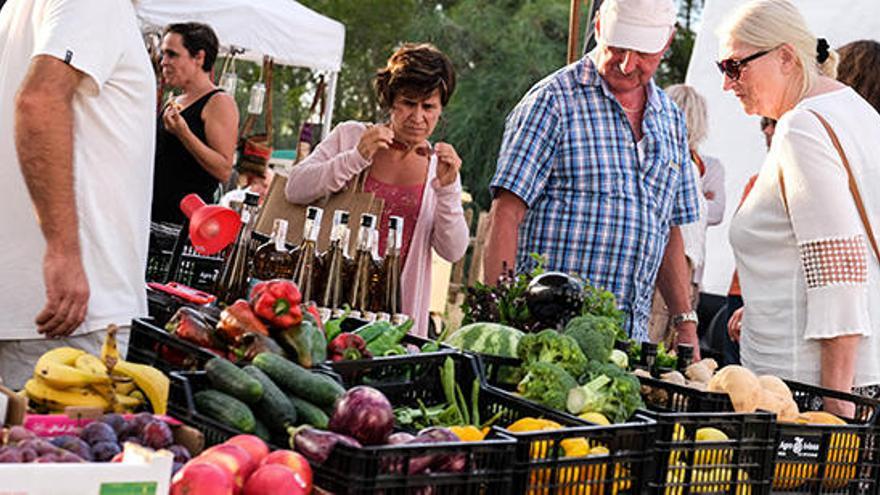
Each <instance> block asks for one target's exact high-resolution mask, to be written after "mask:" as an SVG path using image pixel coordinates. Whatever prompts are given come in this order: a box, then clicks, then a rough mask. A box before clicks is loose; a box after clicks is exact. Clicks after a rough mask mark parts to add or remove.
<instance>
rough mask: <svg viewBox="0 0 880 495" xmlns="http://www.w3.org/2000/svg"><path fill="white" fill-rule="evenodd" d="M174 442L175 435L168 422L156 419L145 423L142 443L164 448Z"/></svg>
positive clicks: (153, 447) (146, 445) (154, 447)
mask: <svg viewBox="0 0 880 495" xmlns="http://www.w3.org/2000/svg"><path fill="white" fill-rule="evenodd" d="M172 443H174V435H173V434H172V433H171V428H170V427H169V426H168V423H166V422H164V421H162V420H159V419H156V420H153V421H150V422H149V423H147V424H146V425H144V429H143V431H142V432H141V444H142V445H144V446H145V447H150V448H152V449H157V450H158V449H164V448H165V447H168V446H170V445H171V444H172Z"/></svg>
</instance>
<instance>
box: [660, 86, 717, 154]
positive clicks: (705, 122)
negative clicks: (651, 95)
mask: <svg viewBox="0 0 880 495" xmlns="http://www.w3.org/2000/svg"><path fill="white" fill-rule="evenodd" d="M665 91H666V94H667V95H669V98H671V99H672V101H674V102H675V104H676V105H678V108H680V109H681V111H682V112H684V118H685V123H686V124H687V134H688V146H690V148H691V149H692V150H696V149H697V147H698V146H699V145H700V143H702V142H703V141H705V140H706V135H707V134H708V133H709V114H708V111H707V110H706V99H705V98H703V95H701V94H700V93H698V92H697V90H696V89H694V88H693V86H688V85H687V84H673V85H672V86H669V87H668V88H666V90H665Z"/></svg>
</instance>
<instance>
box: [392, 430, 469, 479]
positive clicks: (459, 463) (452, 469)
mask: <svg viewBox="0 0 880 495" xmlns="http://www.w3.org/2000/svg"><path fill="white" fill-rule="evenodd" d="M460 442H461V440H460V439H459V438H458V435H456V434H455V433H453V432H452V430H449V429H448V428H439V427H432V428H426V429H424V430H422V431H420V432H419V434H418V436H416V437H415V438H413V439H412V440H410V441H408V442H406V443H407V445H418V444H430V443H460ZM466 465H467V458H466V456H465V454H430V455H423V456H419V457H414V458H412V459H411V460H410V461H409V472H410V474H425V473H426V472H428V471H429V470H430V471H435V472H448V473H460V472H462V471H464V468H465V466H466Z"/></svg>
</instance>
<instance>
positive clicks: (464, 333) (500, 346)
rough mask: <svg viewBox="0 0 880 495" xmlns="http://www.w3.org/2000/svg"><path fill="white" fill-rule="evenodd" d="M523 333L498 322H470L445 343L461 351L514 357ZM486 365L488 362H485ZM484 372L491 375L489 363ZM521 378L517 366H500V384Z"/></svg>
mask: <svg viewBox="0 0 880 495" xmlns="http://www.w3.org/2000/svg"><path fill="white" fill-rule="evenodd" d="M522 336H523V333H522V332H521V331H519V330H517V329H515V328H511V327H508V326H505V325H501V324H499V323H471V324H470V325H466V326H463V327H461V328H459V329H458V331H457V332H455V333H453V334H452V335H450V336H449V337H447V339H446V343H447V344H449V345H451V346H452V347H456V348H458V349H461V350H463V351H467V352H472V353H476V354H488V355H492V356H501V357H511V358H515V357H516V346H517V345H519V339H520V338H521V337H522ZM487 365H488V363H487ZM486 372H487V373H488V374H489V375H491V374H492V371H491V365H488V366H487V369H486ZM521 378H522V372H521V371H520V368H519V367H518V366H501V368H499V369H498V373H497V379H498V382H499V384H501V385H510V386H513V385H516V384H517V383H519V381H520V379H521Z"/></svg>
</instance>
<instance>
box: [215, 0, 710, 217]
mask: <svg viewBox="0 0 880 495" xmlns="http://www.w3.org/2000/svg"><path fill="white" fill-rule="evenodd" d="M703 1H704V0H678V2H679V4H680V7H681V12H680V22H679V28H678V31H677V33H676V37H675V40H674V41H673V46H672V49H671V50H670V51H669V52H668V53H667V56H666V58H665V59H664V61H663V64H662V65H661V67H660V69H659V70H658V73H657V80H658V83H659V84H660V85H661V86H667V85H669V84H673V83H676V82H682V81H683V80H684V76H685V73H686V71H687V65H688V61H689V59H690V54H691V51H692V50H693V43H694V32H693V30H692V27H693V24H694V23H695V22H697V20H698V19H699V14H700V11H701V8H702V3H703ZM300 3H302V4H303V5H305V6H307V7H309V8H311V9H313V10H315V11H317V12H320V13H321V14H324V15H326V16H329V17H332V18H334V19H336V20H338V21H340V22H342V23H343V24H345V26H346V39H345V54H344V58H343V67H342V71H341V73H340V76H339V83H338V88H337V95H336V108H335V111H334V123H338V122H342V121H345V120H361V121H377V120H379V119H380V117H381V115H380V112H379V108H378V106H377V105H376V102H375V98H374V94H373V88H372V79H373V75H374V74H375V71H376V69H377V68H379V67H382V66H384V65H385V61H386V59H387V58H388V56H389V55H390V54H391V52H393V51H394V49H395V48H396V47H397V46H398V45H399V44H401V43H403V42H406V41H428V42H431V43H434V44H435V45H437V47H439V48H440V49H441V50H443V51H445V52H446V53H447V54H448V55H449V56H450V57H451V58H452V60H453V63H454V64H455V66H456V70H457V75H458V87H457V89H456V92H455V95H454V96H453V98H452V100H451V101H450V103H449V105H448V107H447V108H446V109H445V111H444V115H443V121H442V122H441V124H440V125H439V126H438V130H437V132H435V135H434V136H433V139H434V140H444V141H447V142H449V143H451V144H453V145H454V146H455V147H456V149H457V150H458V153H459V154H460V155H461V157H462V160H463V163H464V165H463V168H462V182H463V184H464V187H465V189H466V190H468V191H469V192H471V194H473V196H474V199H475V200H476V202H477V204H478V206H479V207H480V208H482V209H486V208H488V206H489V203H490V201H491V198H490V196H489V191H488V188H487V185H488V183H489V180H490V179H491V177H492V174H493V172H494V170H495V159H496V156H497V154H498V148H499V145H500V143H501V136H502V133H503V131H504V119H505V117H506V116H507V114H508V112H510V110H511V109H512V108H513V107H514V106H515V105H516V103H517V102H518V101H519V99H520V98H521V97H522V95H523V94H524V93H525V92H526V91H527V90H528V89H529V88H530V87H531V86H532V85H533V84H535V83H536V82H537V81H539V80H541V79H542V78H543V77H545V76H547V75H548V74H550V73H552V72H554V71H555V70H557V69H559V68H560V67H562V66H563V65H565V62H566V60H565V58H566V50H567V41H568V15H569V2H568V1H567V0H300ZM582 11H583V13H582V17H583V18H582V19H581V26H584V25H585V24H586V17H587V15H588V9H587V8H586V7H584V8H583V9H582ZM582 36H583V35H582ZM221 63H222V60H221ZM236 69H237V70H236V71H237V73H238V74H239V78H240V80H239V85H238V91H237V94H236V98H237V100H238V101H239V106H240V110H241V111H242V115H243V116H244V115H245V112H246V105H247V95H248V90H249V88H250V85H251V84H252V83H253V82H254V81H255V80H257V79H258V78H259V67H257V66H256V65H254V64H247V63H238V64H237V66H236ZM274 80H275V85H274V92H273V105H274V126H275V131H276V137H275V148H276V149H280V148H295V142H296V137H297V131H298V129H299V125H300V124H301V123H302V122H303V121H304V119H308V118H309V116H308V115H306V113H307V112H308V106H309V103H310V102H311V94H313V92H314V87H315V79H314V75H313V74H311V73H310V72H309V71H308V70H305V69H297V68H290V67H279V68H276V71H275V74H274ZM312 118H313V119H314V118H315V116H313V117H312ZM260 127H262V124H260Z"/></svg>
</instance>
